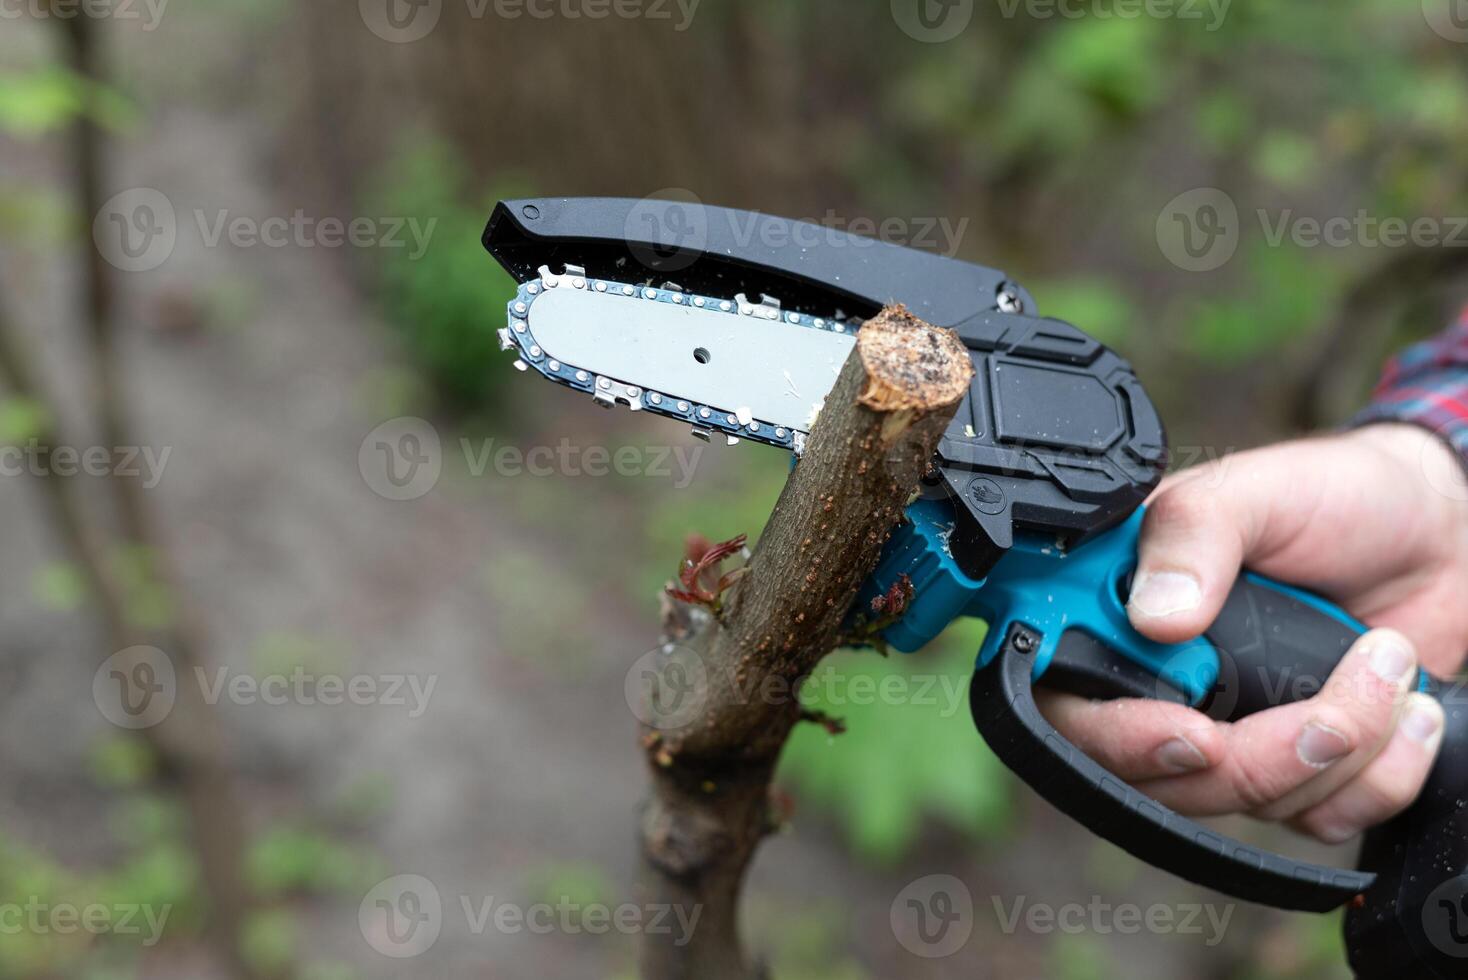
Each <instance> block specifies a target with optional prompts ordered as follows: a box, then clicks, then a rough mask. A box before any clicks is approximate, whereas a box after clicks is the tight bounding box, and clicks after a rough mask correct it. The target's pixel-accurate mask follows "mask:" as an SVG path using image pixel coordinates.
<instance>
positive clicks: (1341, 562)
mask: <svg viewBox="0 0 1468 980" xmlns="http://www.w3.org/2000/svg"><path fill="white" fill-rule="evenodd" d="M1455 483H1456V485H1457V486H1459V487H1461V486H1462V484H1463V475H1462V470H1461V462H1460V461H1459V459H1458V458H1457V457H1456V456H1455V455H1454V453H1453V452H1452V450H1451V449H1450V448H1449V447H1448V446H1447V445H1446V444H1445V443H1443V442H1441V441H1440V440H1438V439H1437V438H1436V437H1435V436H1433V435H1432V434H1431V433H1429V432H1427V431H1425V430H1421V429H1418V428H1415V427H1412V426H1406V425H1375V426H1369V427H1367V428H1363V429H1360V430H1357V431H1354V432H1350V433H1346V434H1342V435H1334V436H1330V437H1324V438H1318V439H1310V440H1304V441H1298V442H1289V443H1283V444H1280V445H1276V446H1271V447H1268V448H1264V449H1259V450H1254V451H1251V452H1246V453H1240V454H1237V455H1234V456H1230V457H1225V458H1224V459H1222V460H1220V461H1218V462H1217V463H1214V464H1210V465H1208V466H1204V467H1200V468H1197V469H1194V470H1189V471H1187V472H1184V473H1181V474H1178V475H1176V476H1173V477H1169V478H1168V479H1167V480H1166V481H1164V482H1163V484H1162V486H1161V488H1159V490H1158V491H1157V493H1156V494H1155V495H1154V496H1153V498H1152V501H1151V503H1150V505H1149V507H1148V512H1147V517H1146V521H1145V524H1144V526H1143V530H1142V538H1141V545H1140V552H1139V567H1138V571H1137V575H1136V580H1135V585H1134V587H1133V590H1132V597H1131V603H1130V605H1129V606H1128V613H1129V615H1130V617H1131V620H1132V623H1133V625H1135V626H1136V628H1137V629H1138V630H1139V631H1140V632H1141V633H1143V634H1144V635H1146V636H1148V637H1150V638H1152V639H1154V640H1157V641H1159V642H1164V643H1177V642H1182V641H1185V640H1189V639H1192V638H1193V637H1196V636H1198V635H1200V634H1201V633H1203V631H1204V630H1206V629H1207V628H1208V627H1209V626H1210V625H1212V623H1213V621H1214V620H1215V619H1217V617H1218V614H1219V612H1220V611H1221V609H1222V607H1223V603H1224V600H1225V599H1226V598H1227V596H1228V593H1229V590H1230V589H1231V588H1232V586H1233V583H1234V580H1235V579H1236V578H1237V577H1238V574H1239V570H1240V568H1241V567H1243V566H1247V567H1248V568H1249V569H1251V570H1252V571H1255V572H1258V573H1260V574H1262V575H1267V576H1270V577H1272V578H1275V579H1277V580H1279V581H1281V582H1287V583H1289V584H1291V585H1297V586H1300V587H1302V588H1306V589H1310V590H1312V591H1315V592H1318V593H1320V594H1321V595H1324V596H1327V597H1329V598H1331V599H1334V600H1335V601H1337V602H1338V603H1340V604H1341V605H1342V606H1344V607H1345V608H1346V609H1347V610H1348V611H1349V612H1351V613H1352V614H1353V615H1355V616H1356V617H1357V618H1358V619H1360V620H1362V621H1363V622H1365V623H1368V624H1369V625H1371V626H1372V627H1375V629H1373V631H1372V632H1370V633H1368V634H1366V635H1365V636H1364V637H1362V638H1361V640H1360V641H1358V642H1357V643H1356V645H1355V646H1354V647H1352V649H1351V651H1350V652H1349V653H1348V654H1347V655H1346V657H1345V658H1344V659H1343V660H1342V661H1341V663H1340V664H1339V666H1338V667H1337V668H1336V670H1335V672H1334V673H1333V674H1332V675H1331V677H1330V679H1329V680H1328V681H1327V683H1326V685H1325V687H1324V688H1323V689H1322V690H1321V691H1320V693H1319V694H1317V695H1316V696H1315V697H1313V698H1310V699H1309V700H1306V701H1300V702H1297V703H1292V704H1286V705H1281V706H1279V707H1275V708H1270V709H1268V710H1266V711H1261V712H1259V713H1257V714H1254V715H1251V716H1249V717H1247V718H1244V719H1241V720H1239V721H1236V722H1232V723H1230V722H1215V721H1212V720H1211V719H1209V718H1208V717H1207V716H1205V715H1203V714H1202V713H1200V712H1197V711H1193V710H1191V709H1189V708H1186V707H1183V706H1181V705H1176V704H1170V703H1165V702H1161V701H1147V700H1136V699H1121V700H1117V701H1089V700H1086V699H1083V698H1078V697H1075V696H1073V695H1069V694H1062V693H1058V692H1053V691H1045V690H1043V689H1040V690H1037V691H1036V695H1037V699H1038V700H1039V705H1040V709H1041V711H1042V712H1044V713H1045V715H1046V716H1047V717H1048V718H1049V720H1050V721H1051V723H1052V724H1054V725H1055V727H1056V728H1057V729H1058V730H1059V731H1060V732H1061V734H1063V735H1064V736H1065V737H1066V738H1068V739H1070V740H1071V741H1072V742H1073V743H1075V744H1076V745H1077V746H1079V747H1080V748H1081V749H1082V750H1084V751H1085V752H1087V753H1088V754H1089V755H1090V756H1091V757H1092V758H1094V759H1095V760H1096V761H1097V762H1099V763H1100V764H1101V765H1103V766H1105V767H1106V768H1107V769H1109V770H1111V771H1112V772H1113V773H1115V774H1116V775H1118V776H1120V777H1122V778H1123V779H1126V780H1128V781H1129V782H1131V783H1132V784H1133V785H1135V786H1136V787H1137V788H1138V789H1139V790H1141V791H1142V792H1145V793H1147V794H1148V795H1149V796H1151V797H1153V798H1154V799H1156V800H1158V801H1159V802H1161V803H1163V804H1165V805H1167V806H1169V807H1171V808H1172V809H1174V810H1176V811H1177V812H1179V813H1183V814H1189V815H1194V816H1207V815H1219V814H1226V813H1249V814H1252V815H1254V816H1256V817H1259V818H1261V819H1266V820H1282V821H1286V822H1288V823H1289V824H1290V825H1291V826H1293V827H1295V828H1296V829H1297V830H1300V831H1303V832H1305V833H1308V834H1311V835H1313V836H1315V837H1318V838H1320V839H1321V840H1324V841H1327V842H1331V843H1336V842H1340V841H1344V840H1347V839H1349V838H1351V837H1354V836H1355V835H1356V834H1358V833H1360V832H1361V831H1363V830H1365V829H1366V828H1368V827H1371V826H1374V825H1376V824H1378V823H1381V822H1382V821H1384V820H1387V819H1389V818H1390V817H1392V816H1393V815H1395V814H1396V813H1398V812H1400V811H1401V810H1403V809H1405V808H1406V807H1407V806H1409V805H1410V804H1411V803H1412V801H1413V800H1414V799H1416V797H1417V794H1418V793H1419V792H1420V791H1421V788H1422V785H1423V783H1424V781H1425V780H1426V778H1427V774H1428V772H1429V771H1430V769H1431V767H1432V762H1433V759H1434V758H1435V756H1436V753H1437V748H1438V745H1439V743H1440V742H1441V739H1442V730H1443V713H1442V708H1441V706H1440V705H1438V703H1437V702H1436V701H1434V700H1433V699H1432V698H1430V697H1428V696H1426V695H1423V694H1418V693H1415V692H1413V691H1412V690H1411V687H1412V682H1413V681H1414V680H1415V678H1416V674H1417V668H1418V666H1419V665H1420V666H1422V667H1425V668H1427V669H1428V670H1429V671H1431V672H1432V673H1434V674H1436V675H1438V676H1440V677H1448V676H1451V675H1452V674H1453V673H1455V672H1456V671H1457V670H1458V669H1459V668H1460V667H1461V666H1462V661H1463V658H1464V652H1465V651H1468V500H1465V499H1464V498H1465V497H1468V495H1465V494H1461V493H1459V494H1448V493H1444V492H1443V491H1442V490H1441V489H1440V488H1444V487H1451V486H1454V485H1455Z"/></svg>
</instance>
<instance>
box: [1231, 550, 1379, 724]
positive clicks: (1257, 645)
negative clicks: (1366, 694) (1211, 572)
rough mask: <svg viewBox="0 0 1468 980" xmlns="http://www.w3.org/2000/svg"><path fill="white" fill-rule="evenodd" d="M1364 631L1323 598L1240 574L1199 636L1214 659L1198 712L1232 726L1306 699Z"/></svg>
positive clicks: (1322, 684) (1315, 691) (1364, 628)
mask: <svg viewBox="0 0 1468 980" xmlns="http://www.w3.org/2000/svg"><path fill="white" fill-rule="evenodd" d="M1365 631H1366V627H1364V626H1362V625H1361V624H1360V623H1358V622H1356V621H1355V620H1353V619H1351V617H1349V616H1347V615H1346V614H1345V613H1344V612H1342V611H1341V610H1340V609H1339V608H1337V607H1335V606H1334V605H1332V604H1331V603H1329V602H1326V601H1325V600H1324V599H1320V598H1317V597H1315V596H1312V595H1309V594H1307V593H1304V592H1301V591H1299V590H1296V589H1290V588H1287V587H1286V586H1283V585H1280V584H1279V583H1277V582H1274V581H1271V580H1270V579H1266V578H1263V577H1261V576H1258V575H1253V574H1248V573H1246V574H1244V575H1241V576H1240V577H1239V579H1238V581H1237V582H1235V583H1234V587H1233V589H1232V591H1230V592H1229V596H1228V600H1227V602H1225V603H1224V606H1223V612H1222V613H1220V614H1219V617H1218V619H1217V621H1216V622H1214V624H1213V625H1212V626H1210V627H1209V628H1208V631H1207V632H1206V633H1205V634H1204V636H1206V637H1207V639H1208V641H1209V642H1210V643H1212V644H1213V647H1214V649H1216V650H1217V651H1218V659H1219V676H1218V683H1217V684H1216V685H1215V686H1214V689H1213V693H1212V694H1211V695H1210V696H1209V698H1208V701H1207V702H1206V703H1205V704H1204V706H1203V707H1204V710H1206V711H1207V712H1208V713H1209V714H1210V715H1211V716H1213V717H1214V718H1218V719H1221V720H1226V721H1236V720H1238V719H1239V718H1243V717H1245V716H1246V715H1252V714H1254V713H1255V712H1256V711H1263V710H1264V709H1266V708H1271V707H1274V706H1275V705H1280V704H1290V703H1293V702H1295V701H1304V700H1306V699H1308V698H1312V697H1314V696H1315V695H1317V694H1319V693H1320V690H1321V688H1322V687H1324V686H1325V682H1326V679H1327V678H1329V677H1330V675H1331V673H1332V672H1333V671H1334V670H1335V668H1336V666H1337V665H1338V664H1339V663H1340V662H1341V658H1342V657H1344V656H1345V655H1346V652H1347V651H1348V650H1350V648H1351V645H1352V644H1353V643H1355V642H1356V641H1357V640H1358V639H1360V637H1361V634H1362V633H1364V632H1365Z"/></svg>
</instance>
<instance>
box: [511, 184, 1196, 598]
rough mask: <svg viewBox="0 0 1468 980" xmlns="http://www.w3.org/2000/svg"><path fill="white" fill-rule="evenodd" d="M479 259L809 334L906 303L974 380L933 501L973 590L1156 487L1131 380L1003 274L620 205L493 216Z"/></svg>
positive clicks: (675, 207)
mask: <svg viewBox="0 0 1468 980" xmlns="http://www.w3.org/2000/svg"><path fill="white" fill-rule="evenodd" d="M484 245H485V248H487V249H488V250H489V252H490V253H491V254H492V255H493V256H494V257H495V258H496V259H497V260H499V262H500V264H501V265H503V266H504V267H505V269H506V270H507V271H509V272H510V274H511V275H513V276H514V277H515V278H516V280H517V281H520V282H525V281H527V280H529V279H533V278H535V277H536V276H538V275H539V269H540V267H541V266H549V267H550V268H551V269H552V270H553V271H557V272H559V271H561V270H562V269H563V268H564V266H566V265H568V264H569V265H574V266H579V267H581V268H583V269H585V270H586V272H587V274H588V275H590V276H593V277H600V278H606V279H614V280H619V281H622V282H629V283H637V284H644V283H645V284H649V285H662V284H664V283H667V282H673V283H676V284H677V285H678V286H680V287H681V288H683V289H686V290H688V291H690V292H694V293H700V294H705V295H712V296H724V297H730V298H732V297H733V296H735V295H737V294H739V293H745V294H747V295H748V296H750V297H751V298H753V299H756V300H757V299H758V298H759V297H760V296H761V295H762V294H768V295H770V296H774V297H777V298H778V299H779V300H780V302H781V303H782V304H783V306H784V308H785V309H786V310H795V311H799V312H802V313H806V314H810V315H812V316H819V317H831V318H855V319H866V318H868V317H871V316H873V315H875V314H876V313H877V311H878V310H880V309H881V308H882V307H883V306H886V305H888V304H893V303H902V304H904V305H906V306H907V308H908V309H910V310H911V311H912V312H913V313H914V314H916V315H917V316H919V317H921V318H922V319H924V320H926V321H927V322H929V323H932V324H934V325H935V326H940V327H948V328H951V329H953V330H955V331H956V332H957V333H958V335H959V337H961V338H962V339H963V341H964V343H965V345H967V347H968V349H969V351H970V353H971V355H972V357H973V363H974V369H975V374H974V381H973V387H972V389H971V390H970V392H969V397H968V399H967V400H966V401H965V403H964V404H963V405H962V406H961V407H960V408H959V411H958V415H957V416H956V417H955V419H954V421H953V425H952V426H951V427H950V428H949V430H948V432H947V434H946V435H945V437H944V438H943V440H942V442H941V443H940V445H939V447H938V458H937V460H936V463H937V465H936V467H935V476H934V481H933V485H934V486H935V487H942V488H943V489H944V491H945V492H946V493H948V494H949V495H951V496H952V497H953V499H954V500H955V501H956V502H957V503H958V505H959V506H957V507H955V511H956V513H957V514H958V526H957V527H955V529H954V536H955V540H954V542H953V544H954V546H953V554H954V555H955V557H956V558H957V559H958V561H959V562H960V564H961V565H962V566H963V569H964V571H965V572H967V573H968V574H969V575H971V576H973V577H974V578H982V577H983V576H984V575H986V574H987V573H988V571H989V569H990V568H992V567H993V564H994V563H995V562H996V561H997V560H998V559H999V557H1000V556H1002V555H1003V554H1004V552H1005V551H1006V550H1008V549H1009V547H1010V546H1011V544H1012V542H1013V540H1014V534H1015V532H1016V531H1028V532H1038V533H1042V534H1047V535H1054V536H1055V537H1056V538H1057V540H1059V541H1060V542H1061V543H1063V544H1067V545H1068V544H1073V543H1077V542H1079V541H1081V540H1084V539H1086V538H1088V537H1090V536H1092V535H1094V534H1097V533H1100V532H1102V531H1105V530H1108V529H1110V528H1112V527H1114V526H1115V525H1117V524H1119V523H1120V522H1121V521H1123V520H1125V519H1126V518H1127V516H1128V515H1130V514H1131V513H1132V512H1133V511H1135V510H1136V508H1137V507H1138V505H1140V504H1141V503H1142V502H1143V501H1144V500H1145V499H1146V497H1147V495H1148V494H1149V493H1150V492H1151V491H1152V489H1153V488H1154V487H1155V486H1156V485H1157V483H1158V482H1159V481H1160V479H1161V477H1162V473H1163V469H1164V466H1165V463H1166V458H1167V450H1166V446H1167V440H1166V436H1165V434H1164V432H1163V428H1162V423H1161V421H1160V419H1159V417H1158V414H1157V411H1156V409H1155V408H1154V407H1153V405H1152V402H1151V400H1150V399H1149V398H1148V397H1147V394H1146V392H1145V391H1144V390H1143V389H1142V386H1141V384H1140V383H1139V382H1138V380H1137V377H1136V375H1135V373H1134V372H1133V371H1132V368H1131V365H1129V364H1128V363H1127V362H1126V361H1125V360H1123V359H1122V358H1120V357H1118V356H1117V355H1116V354H1115V353H1113V352H1112V351H1111V350H1109V349H1107V348H1106V347H1105V346H1103V345H1102V344H1100V343H1099V342H1097V341H1096V340H1093V339H1092V338H1090V337H1088V336H1086V335H1085V334H1084V333H1082V332H1081V331H1079V330H1077V329H1076V328H1075V327H1072V326H1071V325H1069V324H1067V323H1064V322H1062V321H1059V320H1053V319H1046V318H1041V317H1038V316H1035V315H1032V314H1033V311H1034V309H1035V303H1034V300H1033V298H1032V297H1031V296H1030V294H1029V293H1027V292H1026V291H1025V290H1024V289H1022V288H1021V287H1019V286H1018V285H1016V284H1015V283H1013V282H1012V281H1011V280H1010V279H1009V278H1008V277H1007V276H1006V275H1005V274H1004V273H1003V272H1000V271H999V270H997V269H991V268H987V267H985V266H980V265H974V264H972V263H969V262H963V261H960V260H958V259H951V258H947V257H944V256H940V255H934V254H931V253H928V252H923V251H919V250H917V249H912V248H907V247H904V246H901V245H896V244H892V243H888V242H882V241H877V240H875V239H871V238H864V237H862V236H859V235H852V234H850V233H847V232H844V231H839V230H835V229H832V228H827V227H824V226H821V225H816V224H811V223H808V222H798V221H790V220H787V219H784V218H778V217H774V216H771V215H765V214H758V213H754V212H748V211H735V210H730V209H727V208H718V207H711V206H708V205H702V204H689V203H685V202H678V201H653V200H635V199H624V198H546V199H538V200H523V201H503V202H501V203H500V204H499V206H498V207H496V208H495V211H494V214H493V215H492V216H491V218H490V220H489V224H488V226H487V227H486V229H485V232H484ZM792 329H800V328H796V327H792Z"/></svg>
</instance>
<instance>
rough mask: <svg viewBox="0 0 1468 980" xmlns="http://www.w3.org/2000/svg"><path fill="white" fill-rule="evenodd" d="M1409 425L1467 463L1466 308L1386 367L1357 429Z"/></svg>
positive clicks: (1467, 343) (1467, 369) (1467, 370)
mask: <svg viewBox="0 0 1468 980" xmlns="http://www.w3.org/2000/svg"><path fill="white" fill-rule="evenodd" d="M1370 422H1410V423H1413V424H1415V425H1420V426H1422V427H1424V428H1427V429H1431V430H1432V431H1433V432H1436V433H1437V434H1438V435H1440V436H1442V437H1443V438H1444V439H1446V440H1447V441H1448V442H1450V443H1452V445H1453V446H1455V447H1456V448H1457V450H1458V452H1459V453H1461V454H1462V456H1463V458H1464V462H1465V465H1468V310H1464V311H1463V314H1462V316H1461V317H1460V318H1459V320H1458V323H1457V325H1456V326H1453V327H1451V328H1449V329H1448V330H1446V331H1444V332H1443V333H1441V334H1439V335H1437V336H1436V337H1434V338H1432V339H1431V340H1427V341H1424V342H1422V343H1420V344H1416V345H1415V346H1412V347H1409V348H1407V349H1406V350H1405V351H1403V352H1402V353H1401V354H1399V355H1398V356H1397V357H1396V358H1395V359H1394V360H1393V361H1392V362H1391V363H1390V364H1388V365H1387V368H1386V373H1385V374H1384V375H1383V376H1382V379H1381V383H1380V384H1379V385H1378V386H1377V388H1376V393H1375V395H1374V396H1373V398H1372V403H1371V405H1370V407H1368V408H1367V409H1366V410H1365V411H1363V412H1362V413H1361V414H1359V415H1358V416H1356V418H1355V420H1354V424H1355V425H1365V424H1367V423H1370Z"/></svg>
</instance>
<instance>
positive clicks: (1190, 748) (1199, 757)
mask: <svg viewBox="0 0 1468 980" xmlns="http://www.w3.org/2000/svg"><path fill="white" fill-rule="evenodd" d="M1157 761H1158V762H1160V763H1161V764H1162V766H1163V768H1165V769H1168V770H1170V771H1172V772H1175V773H1184V772H1196V771H1198V770H1199V769H1207V768H1208V759H1207V758H1206V757H1205V756H1204V755H1203V753H1202V752H1200V751H1199V750H1198V747H1197V746H1196V745H1194V744H1193V743H1192V742H1189V741H1188V740H1187V739H1185V738H1183V737H1182V736H1180V735H1179V736H1177V737H1176V738H1170V739H1168V740H1167V741H1166V742H1163V743H1162V746H1161V747H1160V748H1159V749H1158V750H1157Z"/></svg>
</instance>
